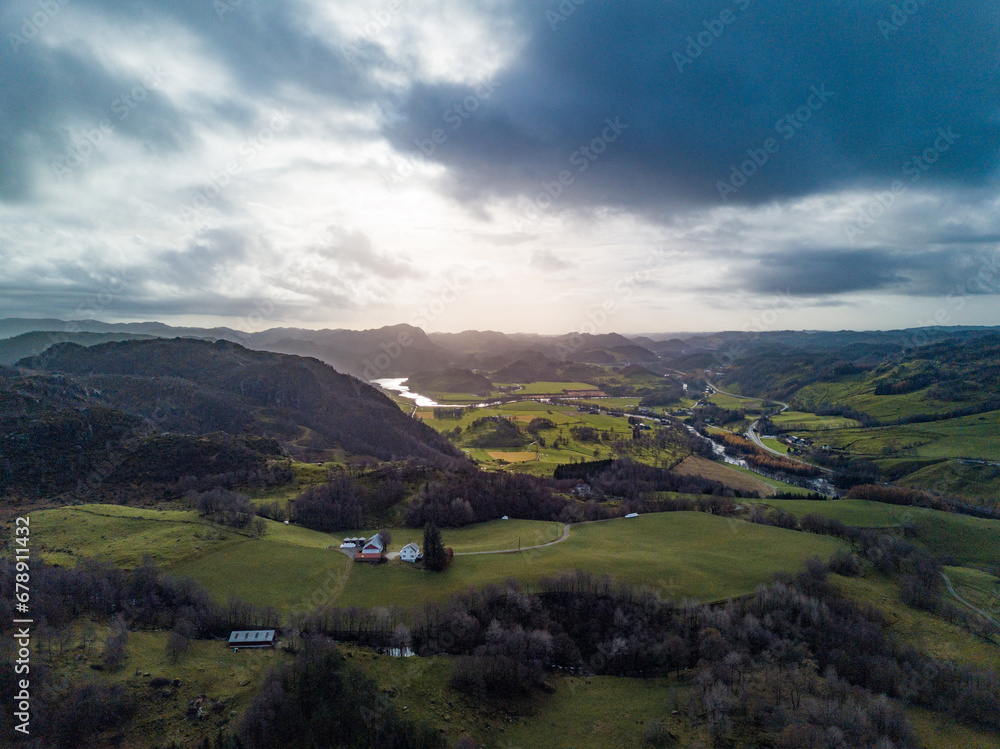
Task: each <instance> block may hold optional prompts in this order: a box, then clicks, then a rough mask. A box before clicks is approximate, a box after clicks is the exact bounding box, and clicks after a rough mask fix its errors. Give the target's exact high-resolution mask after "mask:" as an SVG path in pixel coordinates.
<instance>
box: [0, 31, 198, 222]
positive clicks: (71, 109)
mask: <svg viewBox="0 0 1000 749" xmlns="http://www.w3.org/2000/svg"><path fill="white" fill-rule="evenodd" d="M8 17H9V16H8ZM168 75H169V73H168V72H167V71H165V70H163V69H162V68H160V69H157V68H156V67H151V68H149V69H148V70H146V71H142V72H139V73H138V74H136V75H129V74H126V73H123V72H121V71H112V70H108V69H106V68H105V67H103V65H102V64H101V63H100V62H98V60H97V57H96V56H95V52H94V50H93V49H92V48H91V47H90V46H88V45H87V44H85V43H83V42H77V43H75V44H73V45H72V46H69V47H67V48H62V49H53V48H50V47H47V46H45V45H44V44H42V43H41V42H38V41H36V42H32V43H26V44H24V46H22V47H18V48H16V49H15V48H14V47H13V45H12V44H10V43H9V42H5V43H3V44H0V87H2V90H3V96H2V97H0V200H3V201H7V202H19V201H22V200H25V199H27V198H28V197H30V195H31V194H32V191H33V188H34V186H35V184H36V182H37V180H38V179H40V178H41V179H45V178H58V177H60V176H62V175H64V174H69V173H72V171H73V170H74V169H75V168H78V166H79V165H80V164H82V163H85V162H87V161H90V160H91V159H92V158H94V155H95V153H96V152H99V151H100V149H101V148H102V144H106V143H107V141H108V140H109V139H110V138H114V137H126V138H130V139H133V140H139V141H142V142H143V143H145V144H146V145H147V147H148V148H149V149H150V150H151V151H153V152H162V151H176V150H178V149H179V148H181V147H183V145H184V144H185V143H186V142H187V141H188V139H189V138H190V126H189V124H188V122H187V121H186V118H185V117H184V115H182V114H181V113H180V112H178V111H177V110H176V109H174V108H173V107H172V106H171V105H170V104H169V103H168V102H167V101H166V99H164V98H163V97H162V96H160V95H159V93H158V92H157V90H156V88H157V86H159V85H162V83H163V80H164V78H165V77H167V76H168ZM138 97H141V101H140V100H139V99H138Z"/></svg>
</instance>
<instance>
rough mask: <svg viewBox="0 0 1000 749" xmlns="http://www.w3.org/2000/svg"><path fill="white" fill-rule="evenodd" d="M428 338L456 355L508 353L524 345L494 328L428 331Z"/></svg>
mask: <svg viewBox="0 0 1000 749" xmlns="http://www.w3.org/2000/svg"><path fill="white" fill-rule="evenodd" d="M427 337H428V338H430V340H431V341H432V342H433V343H435V344H437V345H438V346H440V347H441V348H443V349H446V350H447V351H449V352H451V353H452V354H454V355H456V356H465V355H468V354H487V355H491V356H495V355H497V354H509V353H512V352H514V351H517V350H519V349H522V348H524V345H523V344H522V343H521V342H519V341H517V340H515V339H513V338H511V337H510V336H508V335H507V334H505V333H498V332H496V331H494V330H465V331H463V332H461V333H429V334H428V336H427Z"/></svg>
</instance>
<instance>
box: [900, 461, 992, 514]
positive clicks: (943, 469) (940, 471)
mask: <svg viewBox="0 0 1000 749" xmlns="http://www.w3.org/2000/svg"><path fill="white" fill-rule="evenodd" d="M897 483H899V484H901V485H902V486H912V487H916V488H920V489H928V490H931V491H934V492H940V493H943V494H946V495H947V496H950V497H958V498H960V499H964V500H967V501H968V502H970V503H972V504H977V505H984V506H987V507H1000V466H998V465H982V464H976V463H969V462H966V461H961V460H949V461H944V462H941V463H936V464H934V465H930V466H927V467H926V468H921V469H920V470H918V471H914V472H913V473H910V474H908V475H906V476H904V477H903V478H902V479H900V480H899V481H898V482H897Z"/></svg>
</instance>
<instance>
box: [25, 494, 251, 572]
mask: <svg viewBox="0 0 1000 749" xmlns="http://www.w3.org/2000/svg"><path fill="white" fill-rule="evenodd" d="M31 528H32V540H33V541H34V544H35V548H36V550H37V551H38V552H39V553H40V555H41V556H43V557H45V559H46V560H48V561H49V562H52V563H58V564H63V565H67V564H69V565H72V564H75V560H76V559H79V558H81V557H95V558H97V559H101V560H104V561H108V562H111V563H113V564H115V565H117V566H119V567H134V566H136V565H137V564H138V563H139V562H140V561H142V556H143V554H149V555H150V556H151V557H153V559H154V560H155V561H156V562H157V563H158V564H161V565H163V566H170V565H171V564H174V563H177V562H179V561H182V560H185V559H192V558H197V557H199V556H204V555H205V554H208V553H211V552H213V551H216V550H219V549H222V548H228V547H229V546H232V545H234V544H238V543H242V542H244V541H246V540H247V539H246V537H245V536H241V535H239V534H237V533H236V532H235V531H233V530H232V529H230V528H219V527H215V526H212V525H210V524H208V523H206V522H204V521H203V520H202V519H200V518H199V517H198V514H197V513H196V512H193V511H170V510H168V511H163V510H140V509H136V508H133V507H123V506H120V505H83V506H80V507H62V508H58V509H54V510H43V511H41V512H33V513H31Z"/></svg>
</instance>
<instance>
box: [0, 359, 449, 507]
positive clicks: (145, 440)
mask: <svg viewBox="0 0 1000 749" xmlns="http://www.w3.org/2000/svg"><path fill="white" fill-rule="evenodd" d="M0 405H2V410H0V444H2V447H3V449H2V451H0V452H2V453H3V456H4V463H3V465H4V469H3V471H2V472H0V486H5V487H6V488H7V489H8V490H10V489H14V488H16V489H18V490H20V491H31V492H34V491H38V490H42V489H45V488H47V489H49V490H53V491H70V490H72V489H74V487H75V483H74V482H73V480H71V478H72V477H76V480H77V481H78V480H80V478H81V477H83V478H86V477H88V476H91V475H92V474H93V473H94V471H97V470H103V472H104V473H103V475H102V477H101V482H100V483H101V484H102V485H108V484H116V483H119V484H129V483H142V482H144V481H146V480H148V481H152V482H154V483H157V484H165V483H171V480H173V481H176V480H179V479H180V478H181V477H182V476H184V475H187V473H186V472H192V473H193V474H194V475H195V476H203V475H210V474H212V472H215V473H217V474H227V475H228V474H230V473H233V472H234V471H235V472H241V471H242V473H246V471H247V470H263V469H264V468H265V467H266V466H267V463H268V461H269V460H273V459H275V458H279V457H283V456H284V457H287V456H288V455H292V456H295V457H299V458H306V459H323V458H324V457H326V456H329V455H331V451H336V450H342V451H346V452H347V453H351V454H358V455H368V456H373V457H376V458H379V459H383V460H391V459H403V458H413V459H418V460H423V461H427V462H430V463H434V464H442V463H447V462H450V461H454V460H456V459H458V458H459V454H458V453H457V452H456V451H455V449H454V448H453V447H451V445H450V444H449V443H448V442H447V441H446V440H445V439H444V438H443V437H441V436H440V435H438V434H437V433H436V432H434V430H432V429H430V428H429V427H426V426H425V425H423V424H422V423H420V422H419V421H416V420H414V419H410V418H408V417H407V416H406V415H405V414H403V413H402V411H400V410H399V408H398V407H396V405H395V404H393V402H392V401H391V400H390V399H389V398H387V397H386V396H384V395H383V394H382V393H380V392H379V391H377V390H376V389H374V388H372V387H370V386H369V385H367V384H365V383H363V382H361V381H359V380H357V379H355V378H353V377H349V376H347V375H343V374H340V373H338V372H336V371H335V370H333V369H332V368H331V367H329V366H327V365H326V364H323V363H322V362H319V361H317V360H315V359H307V358H303V357H297V356H288V355H283V354H274V353H268V352H261V351H252V350H249V349H246V348H243V347H242V346H239V345H237V344H234V343H230V342H227V341H216V342H214V343H211V342H207V341H200V340H191V339H169V340H168V339H154V340H145V341H124V342H116V343H107V344H100V345H96V346H92V347H89V348H88V347H84V346H80V345H77V344H58V345H56V346H55V347H53V348H51V349H49V350H48V351H47V352H46V353H45V354H44V355H42V356H35V357H29V358H26V359H23V360H21V361H20V362H19V363H18V365H17V367H16V368H5V369H3V370H2V372H0ZM157 461H160V462H165V463H166V465H167V466H168V468H167V469H156V470H154V469H153V468H152V467H151V464H152V463H155V462H157ZM102 466H103V467H104V468H103V469H102ZM171 467H172V469H173V470H174V471H175V473H173V474H171V473H170V468H171ZM241 475H242V474H241ZM32 476H35V477H37V478H38V480H37V481H33V480H32ZM237 478H239V477H237Z"/></svg>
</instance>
